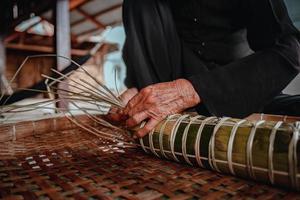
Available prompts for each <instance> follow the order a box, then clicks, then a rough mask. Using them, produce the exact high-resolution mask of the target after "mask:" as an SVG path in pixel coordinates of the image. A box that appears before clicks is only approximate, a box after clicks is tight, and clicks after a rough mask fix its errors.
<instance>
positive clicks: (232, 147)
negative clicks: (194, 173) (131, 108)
mask: <svg viewBox="0 0 300 200" xmlns="http://www.w3.org/2000/svg"><path fill="white" fill-rule="evenodd" d="M142 126H143V124H142ZM299 130H300V123H299V122H294V123H286V122H282V121H278V122H275V121H274V122H272V121H265V120H257V121H250V120H241V119H232V118H226V117H225V118H216V117H209V118H207V117H203V116H190V115H173V116H169V117H168V118H167V119H165V120H164V121H162V122H161V123H160V124H159V125H158V126H157V127H156V128H155V129H154V130H153V131H151V133H150V134H149V135H148V136H146V137H144V138H142V139H140V140H139V143H140V145H141V147H142V148H143V150H144V151H145V152H146V153H151V154H154V155H156V156H157V157H159V158H165V159H169V160H175V161H177V162H183V163H187V164H189V165H192V166H199V167H202V168H206V169H211V170H214V171H217V172H221V173H226V174H232V175H235V176H238V177H242V178H246V179H252V180H256V181H260V182H264V183H270V184H272V185H278V186H282V187H287V188H291V189H295V190H298V191H300V186H299V178H300V152H299V151H300V145H299Z"/></svg>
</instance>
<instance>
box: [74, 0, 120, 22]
mask: <svg viewBox="0 0 300 200" xmlns="http://www.w3.org/2000/svg"><path fill="white" fill-rule="evenodd" d="M121 6H122V4H117V5H114V6H112V7H110V8H107V9H104V10H101V11H100V12H97V13H95V14H94V15H89V16H90V17H92V18H94V19H95V18H96V17H99V16H100V15H104V14H106V13H109V12H111V11H114V10H116V9H118V8H120V7H121ZM81 10H82V9H81ZM86 20H87V19H86V18H83V19H80V20H78V21H75V22H73V23H72V24H71V26H76V25H77V24H80V23H83V22H85V21H86ZM95 20H96V19H95ZM96 21H97V20H96ZM97 22H98V21H97ZM99 23H100V22H99Z"/></svg>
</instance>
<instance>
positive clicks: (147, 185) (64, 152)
mask: <svg viewBox="0 0 300 200" xmlns="http://www.w3.org/2000/svg"><path fill="white" fill-rule="evenodd" d="M0 146H1V148H0V156H1V159H0V198H2V199H116V200H121V199H143V200H148V199H178V200H181V199H300V197H299V194H297V193H294V192H291V191H290V192H289V191H286V190H283V189H279V188H274V187H270V186H267V185H262V184H257V183H254V182H249V181H246V180H241V179H237V178H234V177H231V176H226V175H220V174H217V173H215V172H211V171H207V170H203V169H199V168H192V167H188V166H185V165H182V164H177V163H174V162H169V161H164V160H160V159H157V158H155V157H152V156H148V155H145V154H144V153H142V152H141V151H139V150H137V149H127V148H124V147H123V145H122V144H120V143H117V144H111V143H109V142H107V141H105V140H100V139H98V138H95V137H94V136H92V135H90V134H88V133H86V132H84V131H81V130H79V129H73V130H67V131H56V132H48V133H46V134H41V135H35V136H29V137H26V138H22V139H21V140H17V141H10V142H2V143H0Z"/></svg>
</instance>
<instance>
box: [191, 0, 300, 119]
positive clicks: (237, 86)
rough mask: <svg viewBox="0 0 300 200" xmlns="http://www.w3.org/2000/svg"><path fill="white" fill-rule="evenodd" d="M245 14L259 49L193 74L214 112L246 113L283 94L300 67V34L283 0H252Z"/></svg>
mask: <svg viewBox="0 0 300 200" xmlns="http://www.w3.org/2000/svg"><path fill="white" fill-rule="evenodd" d="M243 2H247V4H245V5H244V6H245V8H244V9H243V10H244V11H245V12H243V13H245V17H244V19H243V20H245V21H246V23H247V33H248V42H249V45H250V47H251V48H252V49H253V50H254V51H255V53H254V54H252V55H250V56H248V57H245V58H243V59H241V60H238V61H236V62H234V63H231V64H228V65H227V66H223V67H220V68H217V69H215V70H213V71H210V72H207V73H202V74H197V75H194V76H192V77H189V78H188V79H189V80H190V81H191V83H192V84H193V86H194V88H195V89H196V91H197V92H198V94H199V95H200V97H201V99H202V101H203V102H204V104H205V105H206V106H207V108H208V110H209V111H210V113H211V114H213V115H217V116H224V115H227V116H233V117H245V116H247V115H249V114H251V113H253V112H259V111H262V109H263V107H264V106H265V105H266V104H267V103H268V102H269V101H271V100H272V99H273V98H274V97H275V96H276V95H278V94H279V93H280V92H281V91H282V90H283V89H284V88H285V87H286V86H287V84H288V83H289V82H290V81H291V80H292V79H293V78H294V77H295V76H296V75H297V73H298V71H299V70H300V64H299V63H300V61H299V60H300V45H299V38H300V34H299V32H298V31H297V29H296V28H295V27H294V26H293V24H292V22H291V20H290V18H289V16H288V14H287V10H286V7H285V5H284V3H283V1H282V0H248V1H243Z"/></svg>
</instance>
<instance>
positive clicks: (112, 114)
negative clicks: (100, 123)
mask: <svg viewBox="0 0 300 200" xmlns="http://www.w3.org/2000/svg"><path fill="white" fill-rule="evenodd" d="M137 93H138V90H137V89H136V88H130V89H127V90H126V91H125V92H124V93H122V94H121V95H120V99H121V101H122V102H123V104H124V105H126V104H127V103H128V102H129V100H131V99H132V98H133V97H134V96H135V95H136V94H137ZM106 118H107V119H108V120H109V121H111V122H117V123H120V122H122V121H124V120H126V119H127V117H126V115H124V114H123V109H119V108H116V107H112V108H111V109H110V111H109V114H108V115H106Z"/></svg>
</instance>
